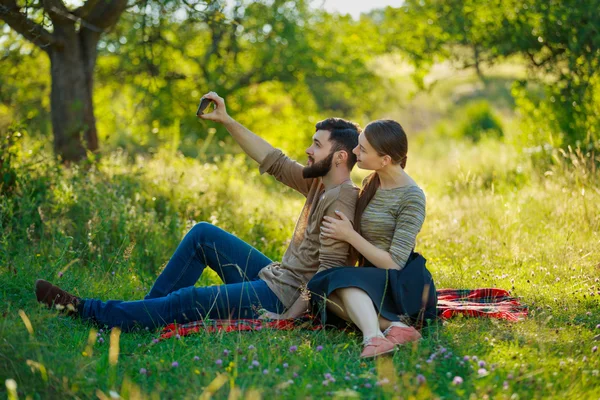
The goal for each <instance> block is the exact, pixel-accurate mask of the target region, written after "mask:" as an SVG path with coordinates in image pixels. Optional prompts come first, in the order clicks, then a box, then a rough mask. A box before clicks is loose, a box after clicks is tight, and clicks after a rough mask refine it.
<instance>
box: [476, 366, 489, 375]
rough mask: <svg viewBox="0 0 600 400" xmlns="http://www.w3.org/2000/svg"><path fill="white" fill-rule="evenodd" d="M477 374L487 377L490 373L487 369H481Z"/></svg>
mask: <svg viewBox="0 0 600 400" xmlns="http://www.w3.org/2000/svg"><path fill="white" fill-rule="evenodd" d="M477 373H478V374H479V376H485V375H487V373H488V372H487V369H485V368H479V369H478V370H477Z"/></svg>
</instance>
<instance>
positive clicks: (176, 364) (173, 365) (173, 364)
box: [171, 361, 179, 368]
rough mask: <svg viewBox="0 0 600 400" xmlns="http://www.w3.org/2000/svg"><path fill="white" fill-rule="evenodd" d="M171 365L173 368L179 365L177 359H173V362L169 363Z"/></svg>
mask: <svg viewBox="0 0 600 400" xmlns="http://www.w3.org/2000/svg"><path fill="white" fill-rule="evenodd" d="M171 367H173V368H177V367H179V363H178V362H177V361H173V362H172V363H171Z"/></svg>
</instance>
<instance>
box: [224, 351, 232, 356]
mask: <svg viewBox="0 0 600 400" xmlns="http://www.w3.org/2000/svg"><path fill="white" fill-rule="evenodd" d="M229 353H231V352H230V351H229V350H227V349H225V350H223V355H224V356H228V355H229Z"/></svg>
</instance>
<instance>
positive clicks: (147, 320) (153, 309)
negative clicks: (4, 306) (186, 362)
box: [79, 279, 285, 331]
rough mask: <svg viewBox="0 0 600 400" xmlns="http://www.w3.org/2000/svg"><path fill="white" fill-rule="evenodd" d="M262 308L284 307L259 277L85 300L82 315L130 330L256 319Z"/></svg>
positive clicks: (275, 311) (275, 310) (276, 309)
mask: <svg viewBox="0 0 600 400" xmlns="http://www.w3.org/2000/svg"><path fill="white" fill-rule="evenodd" d="M260 308H265V309H267V310H268V311H272V312H274V313H278V314H279V313H282V312H283V311H284V308H285V307H284V305H283V304H282V303H281V301H280V300H279V299H278V298H277V296H276V295H275V293H273V291H271V289H269V287H268V286H267V284H266V282H265V281H263V280H261V279H258V280H254V281H251V282H248V281H245V282H240V283H233V284H228V285H220V286H204V287H193V286H190V287H186V288H182V289H179V290H177V291H175V292H172V293H169V294H168V295H166V296H164V297H160V298H156V299H145V300H138V301H116V300H110V301H101V300H96V299H84V300H83V305H82V307H81V310H80V312H79V314H80V316H81V317H82V318H83V319H84V320H92V321H94V322H96V323H98V324H99V325H107V326H109V327H113V326H117V327H120V328H121V329H123V330H124V331H128V330H131V329H132V328H133V327H135V326H139V327H150V328H157V327H160V326H164V325H167V324H170V323H173V322H177V323H186V322H190V321H197V320H201V319H203V318H210V319H230V318H231V319H238V318H256V317H257V316H258V314H257V312H256V311H257V310H258V309H260Z"/></svg>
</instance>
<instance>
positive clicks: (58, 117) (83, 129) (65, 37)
mask: <svg viewBox="0 0 600 400" xmlns="http://www.w3.org/2000/svg"><path fill="white" fill-rule="evenodd" d="M54 28H55V30H54V32H53V36H55V37H57V38H59V39H60V40H62V41H63V43H64V46H63V47H62V48H60V49H59V48H54V49H52V50H51V51H49V53H48V54H49V56H50V65H51V67H50V74H51V76H52V88H51V94H50V106H51V110H52V130H53V131H54V151H55V153H56V154H57V155H59V156H61V157H62V159H63V161H66V162H68V161H78V160H81V159H82V158H84V157H85V155H86V149H87V150H90V151H96V150H98V134H97V131H96V118H95V116H94V105H93V99H92V94H93V71H94V66H95V65H96V54H97V52H96V45H97V43H98V38H99V34H98V33H96V32H92V31H90V30H88V29H85V28H83V27H82V28H81V29H80V30H79V32H78V31H77V30H76V28H75V26H74V24H61V25H58V24H56V25H55V27H54Z"/></svg>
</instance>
